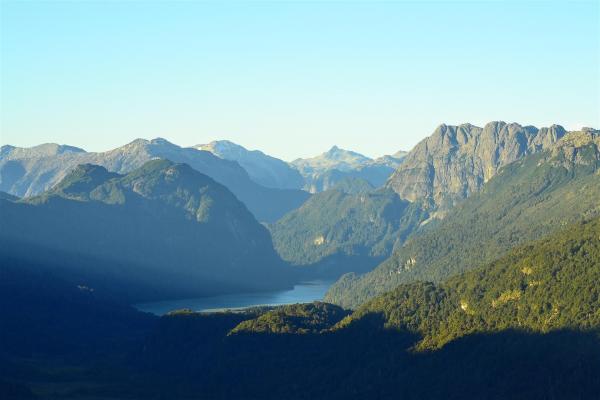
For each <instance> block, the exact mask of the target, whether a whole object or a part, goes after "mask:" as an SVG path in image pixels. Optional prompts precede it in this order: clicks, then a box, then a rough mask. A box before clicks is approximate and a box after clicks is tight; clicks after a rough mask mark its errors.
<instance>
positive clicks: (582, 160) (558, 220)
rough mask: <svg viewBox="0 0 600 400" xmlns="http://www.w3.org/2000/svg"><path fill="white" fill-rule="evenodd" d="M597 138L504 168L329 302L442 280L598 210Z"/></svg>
mask: <svg viewBox="0 0 600 400" xmlns="http://www.w3.org/2000/svg"><path fill="white" fill-rule="evenodd" d="M599 140H600V139H598V136H597V134H595V133H594V132H590V131H588V132H575V133H570V134H569V135H567V136H566V137H565V138H564V139H563V140H561V141H560V142H558V143H557V145H556V146H555V147H554V148H553V149H551V150H549V151H546V152H544V153H540V154H535V155H531V156H529V157H526V158H524V159H522V160H519V161H516V162H514V163H512V164H509V165H508V166H506V167H504V168H503V169H501V170H500V172H499V173H498V175H497V176H495V177H494V178H492V179H491V180H490V181H489V182H488V183H487V184H486V186H485V187H484V188H483V190H482V192H481V193H479V194H476V195H473V196H471V197H470V198H469V199H467V200H466V201H465V202H464V203H462V205H460V206H457V207H456V208H455V209H453V210H452V211H451V212H450V213H449V214H448V216H447V217H446V218H445V219H443V220H441V221H432V222H430V223H429V224H427V225H426V226H425V227H424V228H423V229H421V230H420V232H418V233H417V234H414V235H413V236H412V237H411V238H410V240H408V241H407V242H406V243H405V244H404V245H403V246H402V247H399V248H397V249H396V251H395V252H394V253H393V255H392V256H391V257H390V258H389V259H387V260H386V261H385V262H383V263H382V264H381V265H379V266H378V267H377V268H376V269H375V270H373V271H372V272H370V273H368V274H365V275H364V276H356V275H345V276H343V277H342V278H341V279H340V280H339V281H338V282H337V283H336V284H335V285H334V286H332V288H331V289H330V290H329V292H328V294H327V296H326V301H329V302H333V303H336V304H340V305H342V306H344V307H357V306H359V305H360V304H361V303H364V302H365V301H367V300H368V299H370V298H372V297H374V296H376V295H378V294H381V293H384V292H386V291H389V290H391V289H393V288H395V287H397V286H398V285H400V284H403V283H409V282H414V281H418V280H421V281H438V282H439V281H441V280H443V279H445V278H448V277H450V276H452V275H454V274H457V273H460V272H463V271H466V270H469V269H473V268H476V267H478V266H482V265H484V264H486V263H489V262H491V261H493V260H495V259H497V258H498V257H500V256H502V255H503V254H505V253H506V251H508V250H509V249H510V248H512V247H514V246H517V245H519V244H522V243H525V242H526V241H529V240H535V239H537V238H541V237H543V236H544V235H545V234H548V233H551V232H553V231H555V230H557V229H559V228H561V227H563V226H565V225H567V224H569V223H571V222H574V221H577V220H580V219H585V218H591V217H593V216H595V215H598V213H600V174H599V173H598V168H599V166H600V151H599V146H600V144H599Z"/></svg>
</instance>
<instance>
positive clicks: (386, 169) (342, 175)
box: [291, 146, 407, 193]
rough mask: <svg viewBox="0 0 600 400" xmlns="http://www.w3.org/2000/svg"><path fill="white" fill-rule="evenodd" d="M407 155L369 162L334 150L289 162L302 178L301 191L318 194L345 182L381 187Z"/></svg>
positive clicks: (399, 152) (353, 154)
mask: <svg viewBox="0 0 600 400" xmlns="http://www.w3.org/2000/svg"><path fill="white" fill-rule="evenodd" d="M406 154H407V153H406V152H404V151H398V152H396V153H394V154H393V155H391V156H390V155H386V156H383V157H380V158H377V159H371V158H369V157H366V156H364V155H362V154H359V153H356V152H353V151H350V150H344V149H340V148H339V147H337V146H333V147H332V148H331V149H329V150H328V151H327V152H325V153H323V154H321V155H318V156H316V157H312V158H298V159H296V160H294V161H292V162H291V165H292V166H294V167H295V168H296V169H298V171H300V173H301V174H302V176H303V177H304V180H305V184H304V189H305V190H307V191H309V192H311V193H318V192H322V191H324V190H327V189H330V188H332V187H333V186H335V185H336V184H337V183H338V182H340V181H342V180H344V179H346V178H361V179H364V180H365V181H367V182H369V184H371V185H372V186H374V187H380V186H382V185H383V184H384V183H385V182H386V180H387V179H388V177H389V176H390V175H391V174H392V173H393V172H394V170H395V169H396V168H397V167H398V165H400V163H402V160H403V158H404V156H405V155H406Z"/></svg>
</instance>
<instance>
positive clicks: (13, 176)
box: [0, 138, 308, 222]
mask: <svg viewBox="0 0 600 400" xmlns="http://www.w3.org/2000/svg"><path fill="white" fill-rule="evenodd" d="M156 158H164V159H168V160H171V161H173V162H178V163H186V164H188V165H189V166H191V167H192V168H194V169H195V170H197V171H199V172H202V173H203V174H206V175H208V176H210V177H211V178H213V179H214V180H215V181H217V182H219V183H221V184H223V185H225V186H227V188H228V189H229V190H231V191H232V192H233V194H235V195H236V196H237V197H238V198H239V199H240V200H241V201H242V202H243V203H244V204H245V205H246V207H248V209H249V210H250V211H251V212H252V213H253V214H254V215H255V217H256V218H257V219H258V220H259V221H266V222H270V221H275V220H277V219H278V218H280V217H281V216H283V215H284V214H285V213H287V212H288V211H291V210H293V209H295V208H297V207H298V206H300V205H301V204H302V203H303V202H304V201H305V200H306V199H307V198H308V194H307V193H306V192H304V191H301V190H284V189H273V188H267V187H264V186H261V185H259V184H258V183H256V182H255V181H253V180H252V179H250V177H249V175H248V173H247V172H246V170H245V169H244V168H242V167H241V166H240V165H239V164H238V163H237V162H235V161H229V160H225V159H222V158H219V157H216V156H215V155H213V154H212V153H211V152H208V151H201V150H198V149H194V148H183V147H179V146H177V145H175V144H173V143H170V142H168V141H167V140H165V139H160V138H158V139H153V140H144V139H137V140H134V141H133V142H131V143H129V144H127V145H125V146H122V147H118V148H116V149H114V150H110V151H106V152H102V153H88V152H85V151H84V150H82V149H78V148H75V147H71V146H59V145H55V144H44V145H40V146H36V147H32V148H27V149H25V148H17V147H13V146H2V148H1V149H0V190H1V191H4V192H7V193H10V194H13V195H16V196H19V197H27V196H33V195H36V194H39V193H41V192H43V191H45V190H47V189H50V188H52V187H53V186H54V185H56V184H57V183H58V182H59V181H60V180H61V179H63V178H64V177H65V176H66V175H67V174H68V173H69V172H70V171H71V170H73V169H74V168H75V167H76V166H77V165H80V164H94V165H101V166H104V167H105V168H106V169H108V170H109V171H111V172H116V173H120V174H123V173H128V172H130V171H132V170H134V169H136V168H139V167H141V166H142V165H143V164H144V163H146V162H147V161H149V160H152V159H156Z"/></svg>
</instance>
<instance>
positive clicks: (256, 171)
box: [194, 140, 304, 189]
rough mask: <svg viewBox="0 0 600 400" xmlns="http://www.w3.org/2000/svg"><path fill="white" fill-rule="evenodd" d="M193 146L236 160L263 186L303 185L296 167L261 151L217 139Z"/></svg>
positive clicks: (278, 187) (284, 187) (298, 186)
mask: <svg viewBox="0 0 600 400" xmlns="http://www.w3.org/2000/svg"><path fill="white" fill-rule="evenodd" d="M194 148H196V149H198V150H204V151H209V152H211V153H213V154H214V155H216V156H217V157H219V158H222V159H224V160H230V161H237V163H238V164H240V165H241V166H242V167H243V168H244V169H245V170H246V171H247V172H248V175H250V178H252V179H253V180H254V181H255V182H256V183H259V184H261V185H263V186H266V187H270V188H277V189H302V187H303V186H304V178H303V177H302V176H301V175H300V173H299V172H298V171H297V170H296V169H294V168H292V167H291V166H290V165H289V164H288V163H286V162H285V161H282V160H280V159H278V158H275V157H271V156H269V155H266V154H265V153H263V152H262V151H259V150H252V151H250V150H247V149H246V148H244V147H242V146H240V145H237V144H235V143H232V142H230V141H228V140H217V141H214V142H210V143H208V144H201V145H197V146H194Z"/></svg>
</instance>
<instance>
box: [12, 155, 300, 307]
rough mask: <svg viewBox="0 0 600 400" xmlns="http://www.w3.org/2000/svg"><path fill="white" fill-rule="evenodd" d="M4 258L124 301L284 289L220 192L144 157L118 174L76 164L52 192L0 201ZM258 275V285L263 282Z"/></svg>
mask: <svg viewBox="0 0 600 400" xmlns="http://www.w3.org/2000/svg"><path fill="white" fill-rule="evenodd" d="M0 222H1V225H2V230H1V231H0V239H1V240H2V242H3V245H2V249H1V254H2V256H3V257H4V258H5V259H10V260H14V259H17V260H23V259H25V260H30V261H39V263H40V265H50V266H51V267H49V268H53V269H55V273H57V274H62V276H64V277H66V276H68V277H69V279H70V281H72V282H73V283H77V284H82V285H85V286H89V287H92V288H95V289H100V287H101V288H102V289H103V290H107V291H112V292H118V293H119V294H120V295H122V296H126V297H130V298H131V299H132V300H141V299H147V300H150V299H155V298H165V296H170V297H171V298H177V297H179V298H181V297H186V296H191V295H203V294H204V295H207V294H214V293H222V292H228V291H232V290H235V291H240V290H257V289H268V288H281V287H286V286H287V285H289V283H290V282H291V278H290V271H289V269H288V268H286V266H285V264H284V263H283V262H282V261H281V259H280V258H279V257H278V256H277V254H276V253H275V251H274V249H273V245H272V241H271V238H270V235H269V233H268V231H267V229H266V228H264V227H263V226H262V225H261V224H259V223H258V222H257V221H256V219H255V218H254V217H253V216H252V214H251V213H250V212H249V211H248V210H247V208H246V207H245V206H244V204H242V203H241V202H240V201H239V200H238V199H237V198H236V197H235V196H234V195H233V194H232V193H231V192H230V191H229V190H228V189H227V188H226V187H224V186H223V185H220V184H218V183H217V182H215V181H214V180H212V179H211V178H209V177H208V176H206V175H203V174H201V173H199V172H198V171H196V170H194V169H192V168H191V167H189V166H188V165H185V164H175V163H173V162H171V161H167V160H153V161H149V162H147V163H146V164H144V165H143V166H142V167H141V168H138V169H136V170H134V171H132V172H130V173H129V174H127V175H119V174H116V173H113V172H109V171H107V170H106V169H105V168H104V167H100V166H95V165H89V164H86V165H81V166H78V167H77V168H75V169H74V170H73V171H72V172H71V173H70V174H69V175H68V176H66V177H65V178H64V179H63V180H62V181H61V182H60V183H59V184H58V185H57V186H56V187H55V188H54V189H52V190H50V191H48V192H45V193H43V194H41V195H40V196H36V197H31V198H27V199H24V200H21V201H16V202H12V201H7V200H0ZM267 278H268V279H267Z"/></svg>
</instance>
